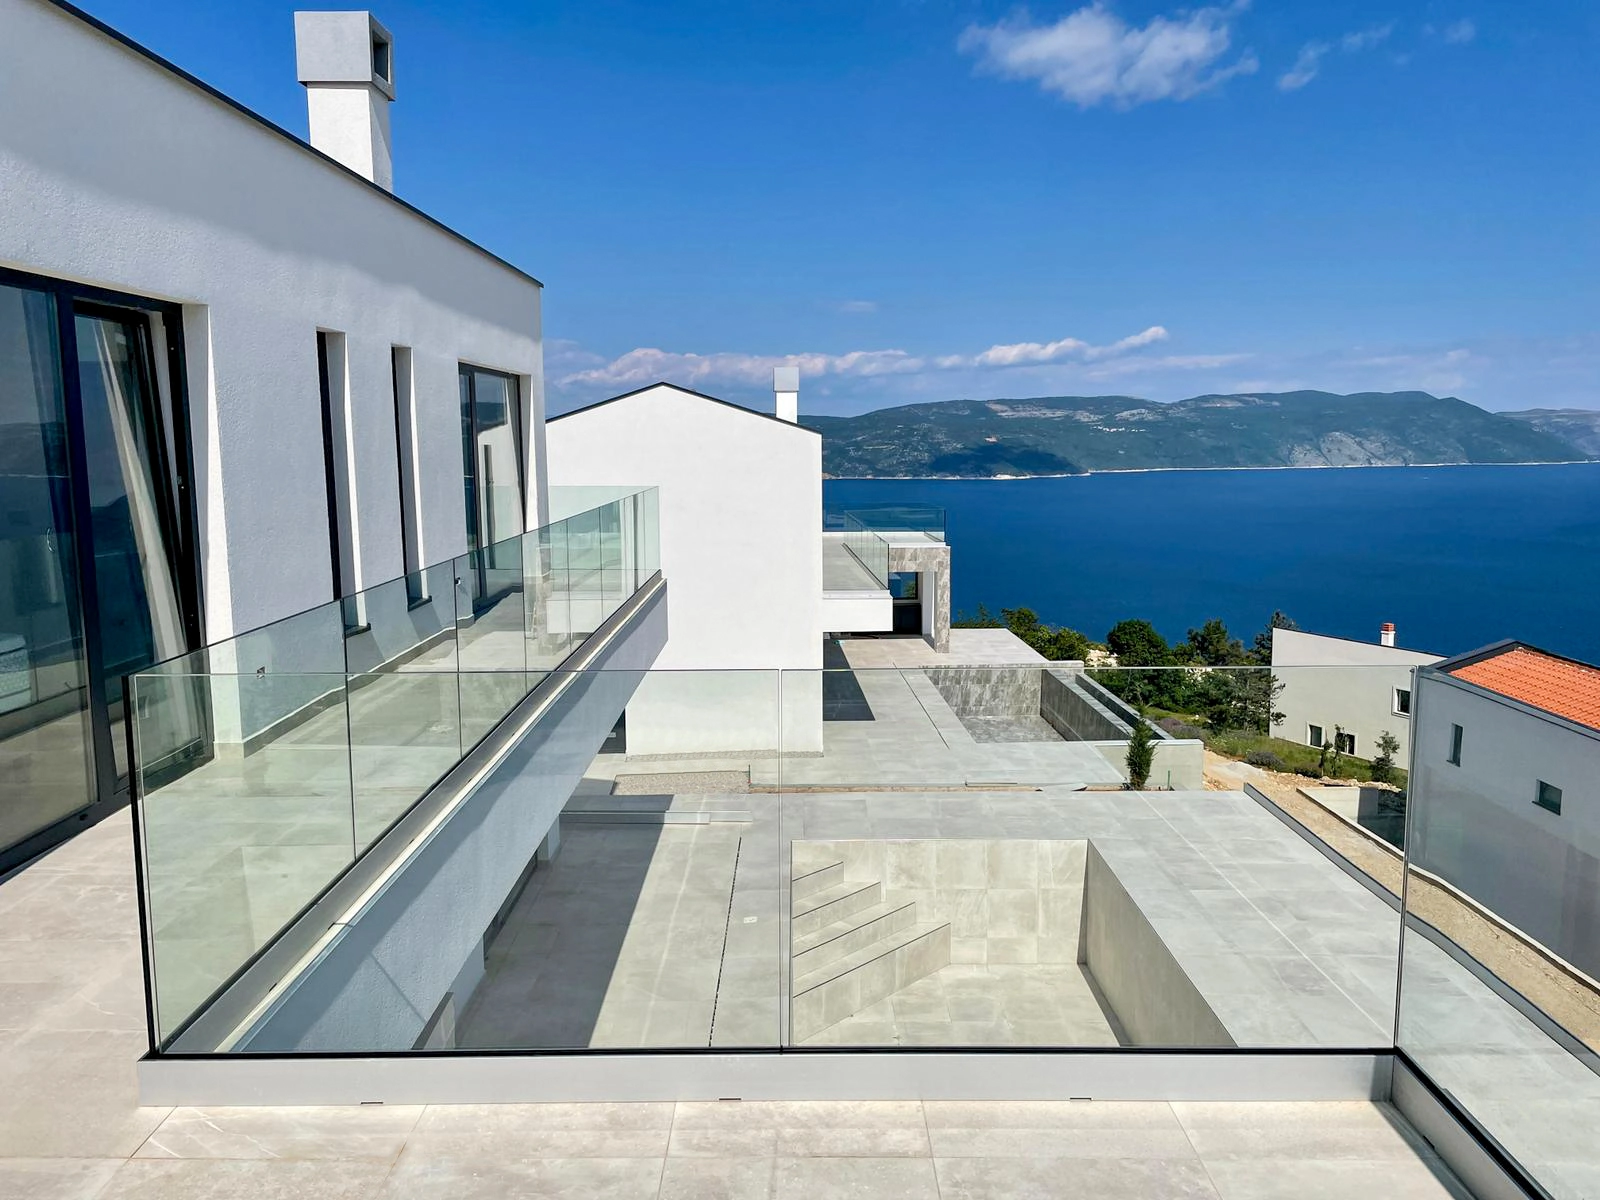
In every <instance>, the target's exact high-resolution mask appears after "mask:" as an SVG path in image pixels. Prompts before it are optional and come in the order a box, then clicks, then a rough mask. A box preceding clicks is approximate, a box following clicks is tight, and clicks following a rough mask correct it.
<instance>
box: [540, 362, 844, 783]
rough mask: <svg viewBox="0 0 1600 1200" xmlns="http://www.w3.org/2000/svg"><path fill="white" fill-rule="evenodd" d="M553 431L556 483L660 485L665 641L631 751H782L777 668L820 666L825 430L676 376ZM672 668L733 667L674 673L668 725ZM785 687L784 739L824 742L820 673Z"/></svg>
mask: <svg viewBox="0 0 1600 1200" xmlns="http://www.w3.org/2000/svg"><path fill="white" fill-rule="evenodd" d="M545 437H546V441H547V445H548V457H549V471H550V484H551V486H552V487H565V486H597V485H598V486H604V485H616V486H629V485H636V486H649V485H655V486H657V487H659V488H660V489H661V490H660V521H661V571H662V574H663V576H665V578H666V580H667V587H668V597H669V599H668V606H669V611H668V635H667V645H666V649H665V650H663V651H662V653H661V656H660V658H659V659H658V660H657V661H656V664H655V667H654V671H655V672H657V673H658V674H657V675H656V677H655V678H653V679H652V680H650V681H647V683H646V685H645V686H644V687H642V688H641V689H640V692H639V694H638V696H636V698H635V700H634V703H633V704H631V705H630V706H629V708H628V749H629V752H630V753H670V752H681V751H689V750H695V751H715V750H724V749H727V750H761V749H771V748H775V746H776V742H777V736H778V735H777V726H778V721H777V709H776V707H775V706H776V702H777V697H778V694H779V693H778V686H779V678H778V674H777V672H778V671H780V670H792V671H806V672H815V671H818V670H820V668H821V666H822V634H823V629H822V536H821V528H822V439H821V438H820V437H818V436H817V435H816V434H815V433H813V432H811V431H809V430H806V429H803V428H801V427H799V426H797V425H791V424H788V423H786V422H780V421H777V420H774V419H770V418H767V417H764V416H762V415H760V414H757V413H754V412H751V411H749V410H746V409H741V408H736V407H734V406H731V405H725V404H721V403H718V402H717V401H714V400H709V399H707V398H705V397H702V396H696V395H694V394H692V393H689V392H684V391H681V390H679V389H677V388H674V387H670V386H667V385H658V386H656V387H652V388H649V389H646V390H644V391H641V392H638V393H635V394H633V395H631V396H625V397H622V398H620V399H617V400H614V401H611V402H609V403H606V404H600V405H596V406H595V407H593V408H589V409H585V410H583V411H580V412H576V413H571V414H569V415H567V416H564V417H558V418H555V419H553V420H551V421H550V422H549V423H548V424H547V426H546V430H545ZM671 671H702V672H703V671H720V672H725V674H723V675H721V676H720V677H716V678H712V677H710V676H705V675H701V676H699V677H697V678H690V677H687V676H685V677H680V678H678V679H676V680H674V681H671V694H672V700H673V703H675V704H676V706H677V707H678V709H679V711H680V717H679V718H675V719H673V720H672V722H671V724H672V729H673V732H671V733H670V736H669V733H668V730H667V728H666V725H665V724H664V723H653V722H652V720H651V718H650V716H649V710H650V707H651V703H652V696H655V697H659V698H660V699H661V701H662V707H663V712H662V718H663V722H665V720H666V718H667V715H668V714H667V713H666V712H665V711H664V710H665V709H666V708H669V707H671V705H669V704H668V703H667V700H668V682H669V679H668V676H666V675H665V674H662V673H665V672H671ZM731 672H744V674H737V675H736V674H732V673H731ZM784 687H785V689H786V691H787V693H788V702H787V703H786V704H785V708H786V709H788V710H789V711H790V712H791V714H792V717H793V720H794V721H795V722H796V724H794V725H793V726H792V727H791V728H790V729H789V731H788V734H787V736H786V739H785V740H786V745H787V746H789V747H791V748H800V742H801V741H803V742H804V743H805V745H804V748H806V749H817V748H820V740H819V739H820V736H821V709H820V680H819V678H818V677H817V676H815V675H793V676H789V677H788V678H787V679H785V680H784ZM813 693H814V694H815V697H816V703H815V704H812V702H811V700H812V695H813ZM813 710H814V712H815V720H814V721H813V720H812V717H811V714H812V712H813ZM691 711H699V712H700V713H701V716H700V717H699V718H696V719H693V720H690V719H687V718H686V717H685V716H683V714H687V713H689V712H691ZM735 723H737V724H735ZM653 725H654V732H652V727H653ZM813 726H814V727H813ZM735 742H743V743H745V744H734V743H735Z"/></svg>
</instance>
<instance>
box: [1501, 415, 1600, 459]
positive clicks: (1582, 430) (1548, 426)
mask: <svg viewBox="0 0 1600 1200" xmlns="http://www.w3.org/2000/svg"><path fill="white" fill-rule="evenodd" d="M1500 415H1501V416H1502V417H1510V418H1511V419H1512V420H1513V421H1521V422H1522V423H1523V424H1525V425H1531V426H1533V428H1535V429H1537V430H1539V431H1541V432H1543V433H1548V434H1552V435H1554V436H1555V437H1558V438H1564V439H1565V440H1566V441H1569V442H1571V443H1572V444H1573V445H1574V446H1576V447H1577V448H1578V449H1580V450H1582V451H1583V452H1584V453H1585V454H1587V455H1589V456H1590V457H1591V458H1600V412H1597V411H1595V410H1594V409H1592V408H1530V409H1528V410H1527V411H1526V412H1508V413H1501V414H1500Z"/></svg>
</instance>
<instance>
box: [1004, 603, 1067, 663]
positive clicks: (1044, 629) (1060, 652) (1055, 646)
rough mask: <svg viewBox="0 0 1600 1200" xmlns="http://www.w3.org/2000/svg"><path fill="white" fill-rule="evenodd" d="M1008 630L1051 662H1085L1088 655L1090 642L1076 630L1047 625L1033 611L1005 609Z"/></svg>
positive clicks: (1029, 609)
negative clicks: (1077, 660) (1071, 660)
mask: <svg viewBox="0 0 1600 1200" xmlns="http://www.w3.org/2000/svg"><path fill="white" fill-rule="evenodd" d="M1000 615H1001V616H1002V617H1004V618H1005V623H1006V628H1007V629H1009V630H1011V632H1012V633H1014V634H1016V635H1017V637H1018V638H1019V639H1021V640H1022V641H1023V642H1026V643H1027V644H1028V645H1029V646H1031V647H1033V649H1035V650H1037V651H1038V652H1039V653H1040V654H1042V655H1044V656H1045V657H1046V658H1048V659H1050V660H1051V661H1052V662H1060V661H1062V660H1064V659H1080V660H1081V659H1083V658H1086V657H1087V656H1088V654H1089V639H1088V638H1087V637H1085V636H1084V635H1083V634H1081V633H1079V632H1078V631H1077V630H1076V629H1068V628H1066V627H1065V626H1060V625H1046V624H1044V623H1043V622H1042V621H1040V620H1039V614H1038V613H1036V612H1034V611H1033V609H1031V608H1004V609H1001V610H1000Z"/></svg>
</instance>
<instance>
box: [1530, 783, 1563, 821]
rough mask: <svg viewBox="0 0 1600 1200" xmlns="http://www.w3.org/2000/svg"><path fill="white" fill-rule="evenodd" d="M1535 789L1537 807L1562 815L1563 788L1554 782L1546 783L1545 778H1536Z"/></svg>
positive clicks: (1534, 799) (1534, 796)
mask: <svg viewBox="0 0 1600 1200" xmlns="http://www.w3.org/2000/svg"><path fill="white" fill-rule="evenodd" d="M1534 782H1535V787H1534V790H1533V804H1534V807H1535V808H1542V809H1544V810H1545V812H1548V813H1554V814H1555V815H1556V816H1558V817H1559V816H1560V815H1561V789H1560V788H1558V787H1557V786H1556V785H1555V784H1553V783H1546V782H1545V781H1544V780H1543V779H1539V780H1535V781H1534Z"/></svg>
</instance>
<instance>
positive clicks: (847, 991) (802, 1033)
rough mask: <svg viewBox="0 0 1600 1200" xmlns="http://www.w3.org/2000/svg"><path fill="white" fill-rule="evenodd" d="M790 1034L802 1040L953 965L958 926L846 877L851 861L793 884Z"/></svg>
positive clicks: (880, 888) (875, 885)
mask: <svg viewBox="0 0 1600 1200" xmlns="http://www.w3.org/2000/svg"><path fill="white" fill-rule="evenodd" d="M790 900H791V906H792V907H791V914H790V919H789V923H790V930H789V931H790V938H789V945H790V974H789V978H790V981H791V982H790V990H789V994H790V1005H789V1027H790V1035H791V1036H792V1037H793V1038H794V1040H795V1041H796V1042H802V1041H805V1040H806V1039H807V1038H809V1037H812V1036H814V1035H816V1034H817V1033H820V1032H821V1031H822V1030H824V1029H826V1028H827V1027H828V1026H830V1025H833V1024H836V1023H837V1022H839V1021H842V1020H844V1019H845V1018H846V1017H849V1016H853V1015H855V1014H856V1013H858V1012H860V1011H861V1010H862V1009H864V1008H867V1007H869V1006H871V1005H873V1004H876V1003H877V1002H878V1001H880V1000H885V999H887V998H888V997H889V996H892V995H893V994H894V993H895V992H897V991H899V990H900V989H901V988H903V987H907V986H908V985H910V984H913V983H915V982H916V981H917V980H919V979H923V978H926V977H927V976H929V975H932V974H933V973H934V972H935V971H937V970H939V968H941V967H947V966H949V965H950V926H949V924H948V923H944V924H933V923H929V922H919V921H918V920H917V906H916V905H915V904H914V903H906V904H891V903H886V902H885V901H884V898H883V884H882V883H878V882H874V883H858V882H852V881H849V880H846V879H845V877H844V864H843V863H838V862H836V863H829V864H828V865H827V866H824V867H820V868H818V869H817V870H814V871H811V872H809V873H807V874H805V875H801V876H799V877H797V878H796V879H795V880H794V882H793V884H792V885H791V887H790Z"/></svg>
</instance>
